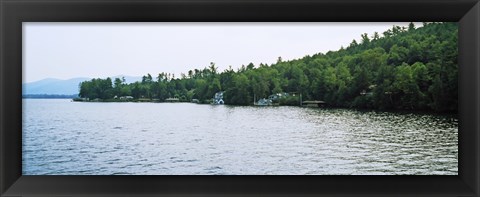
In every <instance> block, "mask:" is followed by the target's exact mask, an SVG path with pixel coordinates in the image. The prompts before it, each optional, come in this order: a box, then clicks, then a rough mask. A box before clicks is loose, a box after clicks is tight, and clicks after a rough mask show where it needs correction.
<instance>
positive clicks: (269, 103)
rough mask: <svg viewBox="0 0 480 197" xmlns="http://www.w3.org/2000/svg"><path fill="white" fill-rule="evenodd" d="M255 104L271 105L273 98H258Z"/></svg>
mask: <svg viewBox="0 0 480 197" xmlns="http://www.w3.org/2000/svg"><path fill="white" fill-rule="evenodd" d="M255 105H258V106H269V105H272V100H271V99H265V98H262V99H260V100H258V101H257V102H256V103H255Z"/></svg>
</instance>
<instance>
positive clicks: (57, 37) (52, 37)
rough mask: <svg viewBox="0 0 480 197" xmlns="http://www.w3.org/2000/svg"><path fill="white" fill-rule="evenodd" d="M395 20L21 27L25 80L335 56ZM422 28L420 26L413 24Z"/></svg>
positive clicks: (177, 72) (183, 70) (28, 24)
mask: <svg viewBox="0 0 480 197" xmlns="http://www.w3.org/2000/svg"><path fill="white" fill-rule="evenodd" d="M393 25H400V26H406V25H408V22H400V23H44V22H41V23H40V22H26V23H23V43H24V47H23V69H24V71H23V73H24V76H23V81H24V82H32V81H37V80H41V79H45V78H58V79H70V78H75V77H100V78H104V77H108V76H116V75H129V76H142V75H146V74H147V73H150V74H152V76H154V77H155V76H157V74H158V73H160V72H170V73H175V77H180V73H187V72H188V70H193V69H195V68H197V69H202V68H204V67H206V66H208V65H209V64H210V62H215V64H216V65H217V66H218V67H219V71H223V70H225V69H227V68H228V66H229V65H231V66H232V67H233V68H234V69H235V70H236V69H237V68H239V67H240V66H241V65H242V64H244V65H247V64H248V63H250V62H253V63H254V64H255V65H256V66H258V64H260V63H268V64H271V63H274V62H276V60H277V58H278V57H279V56H281V57H282V59H283V60H290V59H298V58H301V57H304V56H305V55H313V54H315V53H319V52H322V53H326V52H328V51H330V50H332V51H335V50H338V49H340V47H341V46H344V47H346V46H348V45H349V44H350V42H351V41H352V40H353V39H356V40H357V41H359V40H360V34H362V33H368V34H369V35H370V36H371V35H372V34H373V32H375V31H376V32H379V33H380V35H381V33H382V32H384V31H385V30H387V29H389V28H391V27H392V26H393ZM416 26H417V27H419V26H421V23H416Z"/></svg>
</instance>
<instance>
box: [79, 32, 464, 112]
mask: <svg viewBox="0 0 480 197" xmlns="http://www.w3.org/2000/svg"><path fill="white" fill-rule="evenodd" d="M457 33H458V26H457V24H456V23H424V25H423V27H420V28H416V27H415V26H414V24H413V23H411V24H410V25H409V26H408V27H399V26H394V27H393V28H392V29H389V30H387V31H385V32H383V33H375V34H373V35H367V34H362V36H361V37H362V39H361V40H358V41H357V40H353V41H352V42H351V44H350V45H349V46H348V47H346V48H342V49H340V50H338V51H330V52H328V53H326V54H322V53H318V54H314V55H308V56H305V57H303V58H300V59H296V60H291V61H283V60H282V59H281V58H280V57H279V58H278V61H277V62H276V63H274V64H271V65H267V64H260V65H253V64H252V63H250V64H247V65H244V66H242V67H241V68H239V69H237V70H233V69H231V67H230V69H227V70H224V71H223V72H220V71H218V70H217V66H216V65H215V64H214V63H211V64H210V65H209V66H208V67H205V68H203V69H195V70H190V71H188V72H187V73H186V74H182V75H181V76H174V75H172V74H168V73H163V72H162V73H160V74H158V75H156V76H155V77H152V75H150V74H147V75H146V76H144V77H143V80H142V81H141V82H135V83H131V84H127V83H125V82H124V81H122V79H119V78H116V79H114V80H113V82H112V79H110V78H107V79H93V80H90V81H85V82H82V83H80V93H79V95H80V96H81V97H86V98H90V99H94V98H100V99H111V98H113V97H114V96H118V97H119V96H127V95H128V96H133V97H134V98H147V99H155V100H158V101H164V100H165V99H166V98H169V97H177V98H180V100H183V101H190V100H191V99H199V100H200V101H206V100H208V99H211V98H212V97H213V95H214V94H215V93H216V92H219V91H224V92H225V93H224V100H225V103H226V104H233V105H250V104H252V103H253V99H254V98H253V97H254V95H255V97H256V98H257V99H259V98H267V97H268V96H269V95H271V94H274V93H281V92H287V93H292V92H295V93H296V95H299V94H301V95H302V99H303V100H322V101H325V102H327V103H328V104H329V105H330V106H333V107H352V108H371V109H381V110H386V109H407V110H432V111H442V112H443V111H451V112H456V111H457V109H458V107H457V106H458V103H457V102H458V96H457V92H458V71H457V69H458V65H457V54H458V50H457V38H458V36H457ZM299 36H300V35H299Z"/></svg>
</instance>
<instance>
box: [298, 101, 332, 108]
mask: <svg viewBox="0 0 480 197" xmlns="http://www.w3.org/2000/svg"><path fill="white" fill-rule="evenodd" d="M326 104H327V103H326V102H325V101H303V102H302V106H304V107H324V106H325V105H326Z"/></svg>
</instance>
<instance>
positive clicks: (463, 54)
mask: <svg viewBox="0 0 480 197" xmlns="http://www.w3.org/2000/svg"><path fill="white" fill-rule="evenodd" d="M99 21H102V22H164V21H169V22H200V21H204V22H324V21H331V22H387V21H395V22H397V21H405V22H409V21H429V22H430V21H455V22H459V40H458V41H459V86H460V89H459V101H460V102H459V135H458V136H459V175H458V176H22V156H21V154H22V147H21V146H22V95H21V91H22V90H21V88H22V86H21V84H22V22H99ZM0 22H1V23H0V33H1V36H0V43H1V48H0V50H1V51H0V64H1V65H0V110H1V111H0V125H1V127H0V140H1V146H0V196H480V181H479V179H480V174H479V172H480V171H479V166H480V160H479V155H480V151H479V150H480V149H479V145H480V139H479V137H480V135H479V128H480V124H479V122H480V110H479V109H480V108H479V107H480V105H479V104H480V91H479V88H480V86H479V85H480V72H479V71H480V58H479V56H480V3H479V2H478V0H424V1H415V0H405V1H399V0H383V1H382V0H335V1H334V0H299V1H293V0H291V1H287V0H243V1H242V0H139V1H134V0H124V1H122V0H96V1H93V0H63V1H60V0H0Z"/></svg>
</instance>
